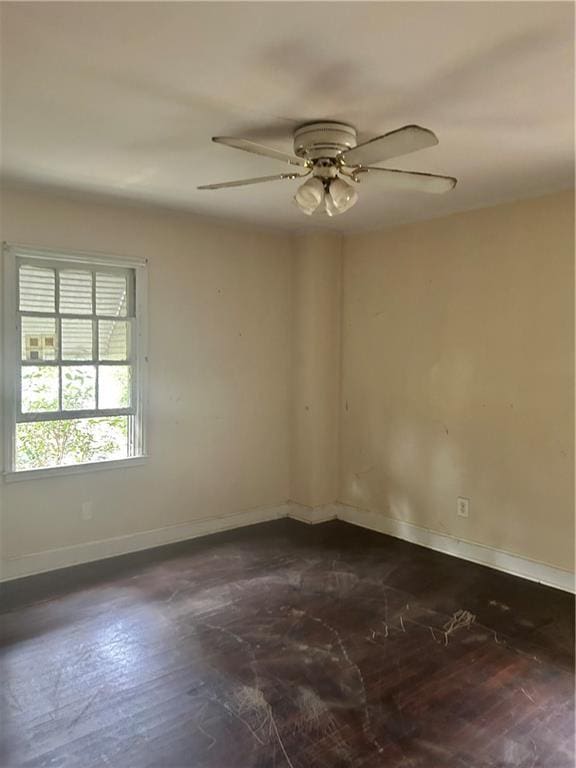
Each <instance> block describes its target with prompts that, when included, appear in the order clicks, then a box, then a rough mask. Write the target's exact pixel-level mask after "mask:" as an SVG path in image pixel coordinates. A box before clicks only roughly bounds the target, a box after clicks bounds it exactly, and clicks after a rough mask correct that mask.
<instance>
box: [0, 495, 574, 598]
mask: <svg viewBox="0 0 576 768" xmlns="http://www.w3.org/2000/svg"><path fill="white" fill-rule="evenodd" d="M282 517H290V518H293V519H294V520H299V521H300V522H302V523H308V524H312V525H315V524H317V523H324V522H327V521H328V520H335V519H338V520H343V521H344V522H347V523H351V524H352V525H359V526H361V527H363V528H369V529H370V530H372V531H378V532H379V533H385V534H387V535H389V536H394V537H396V538H398V539H403V540H404V541H409V542H411V543H413V544H419V545H420V546H422V547H428V548H429V549H434V550H436V551H437V552H443V553H444V554H446V555H452V556H453V557H459V558H462V559H463V560H470V561H471V562H473V563H479V564H480V565H486V566H488V567H489V568H495V569H496V570H499V571H504V572H505V573H510V574H512V575H514V576H520V577H522V578H524V579H529V580H530V581H537V582H539V583H541V584H546V585H548V586H551V587H556V588H557V589H562V590H564V591H566V592H575V591H576V589H575V582H574V574H573V573H571V572H570V571H565V570H562V569H560V568H554V567H553V566H551V565H547V564H546V563H540V562H537V561H535V560H530V559H528V558H525V557H520V556H519V555H515V554H512V553H511V552H505V551H503V550H499V549H495V548H493V547H488V546H485V545H483V544H476V543H474V542H471V541H464V540H462V539H457V538H455V537H453V536H448V535H446V534H442V533H436V532H435V531H430V530H429V529H427V528H421V527H420V526H418V525H414V524H412V523H407V522H404V521H402V520H396V519H394V518H391V517H387V516H386V515H384V514H381V513H379V512H373V511H369V510H363V509H358V508H357V507H351V506H348V505H346V504H340V503H335V504H324V505H322V506H318V507H308V506H305V505H303V504H297V503H296V502H286V503H284V504H278V505H276V506H271V507H257V508H254V509H249V510H245V511H242V512H237V513H235V514H230V515H224V516H221V517H216V518H215V517H210V518H201V519H197V520H192V521H190V522H188V523H184V524H183V525H173V526H169V527H167V528H157V529H154V530H151V531H141V532H139V533H133V534H128V535H126V536H118V537H116V538H113V539H103V540H101V541H90V542H87V543H84V544H77V545H74V546H71V547H61V548H58V549H51V550H47V551H44V552H35V553H32V554H28V555H24V556H22V557H16V558H6V559H5V560H3V561H2V564H1V565H0V581H9V580H11V579H18V578H21V577H23V576H32V575H34V574H38V573H45V572H46V571H53V570H55V569H57V568H66V567H68V566H71V565H78V564H80V563H90V562H93V561H95V560H103V559H105V558H108V557H115V556H117V555H125V554H128V553H130V552H138V551H140V550H143V549H150V548H152V547H158V546H161V545H162V544H172V543H174V542H177V541H185V540H186V539H194V538H197V537H199V536H207V535H209V534H211V533H218V532H220V531H227V530H231V529H233V528H241V527H243V526H246V525H254V524H255V523H264V522H268V521H270V520H278V519H279V518H282Z"/></svg>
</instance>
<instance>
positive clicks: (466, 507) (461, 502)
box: [456, 496, 470, 517]
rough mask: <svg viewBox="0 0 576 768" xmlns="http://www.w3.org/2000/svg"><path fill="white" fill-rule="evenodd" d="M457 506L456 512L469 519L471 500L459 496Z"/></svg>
mask: <svg viewBox="0 0 576 768" xmlns="http://www.w3.org/2000/svg"><path fill="white" fill-rule="evenodd" d="M456 505H457V506H456V512H457V514H458V516H459V517H468V515H469V513H470V499H467V498H465V497H464V496H458V499H457V502H456Z"/></svg>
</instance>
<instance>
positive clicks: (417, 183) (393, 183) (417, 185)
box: [357, 168, 457, 195]
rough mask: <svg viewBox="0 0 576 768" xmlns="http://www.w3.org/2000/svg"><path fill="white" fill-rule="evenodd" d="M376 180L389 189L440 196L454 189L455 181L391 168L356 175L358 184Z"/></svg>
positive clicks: (449, 178)
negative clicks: (371, 179) (372, 179)
mask: <svg viewBox="0 0 576 768" xmlns="http://www.w3.org/2000/svg"><path fill="white" fill-rule="evenodd" d="M372 177H373V178H374V179H377V180H378V181H379V182H380V185H381V186H383V187H388V188H390V189H406V190H413V191H414V192H432V193H433V194H437V195H441V194H442V193H444V192H450V190H451V189H454V187H455V186H456V183H457V179H455V178H454V177H452V176H438V175H437V174H435V173H418V172H416V171H397V170H394V169H392V168H362V169H361V170H360V171H358V173H357V178H358V181H359V182H360V184H362V182H363V181H364V180H366V181H367V180H368V179H369V178H372Z"/></svg>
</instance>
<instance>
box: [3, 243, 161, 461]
mask: <svg viewBox="0 0 576 768" xmlns="http://www.w3.org/2000/svg"><path fill="white" fill-rule="evenodd" d="M4 258H5V310H6V318H5V320H6V322H5V328H6V339H5V341H6V345H5V346H6V350H5V352H6V358H5V373H6V377H5V392H6V398H5V416H6V418H5V422H6V430H7V435H6V471H7V473H11V472H16V473H28V471H29V470H45V469H49V468H56V467H70V466H76V465H86V464H94V463H96V462H110V461H118V460H127V459H130V458H134V457H141V456H142V455H143V453H144V435H143V400H144V397H143V385H144V363H145V348H144V342H145V339H144V333H143V320H144V318H143V311H144V302H145V288H146V270H145V262H144V261H139V260H128V259H116V258H112V257H103V256H91V255H87V254H60V253H56V252H53V251H44V250H39V249H36V248H26V247H24V246H15V245H5V246H4ZM55 471H56V470H55Z"/></svg>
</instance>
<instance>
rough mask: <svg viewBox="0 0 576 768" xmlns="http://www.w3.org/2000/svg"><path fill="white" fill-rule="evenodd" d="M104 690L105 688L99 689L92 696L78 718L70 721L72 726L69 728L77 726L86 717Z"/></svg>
mask: <svg viewBox="0 0 576 768" xmlns="http://www.w3.org/2000/svg"><path fill="white" fill-rule="evenodd" d="M103 690H104V689H103V688H99V689H98V690H97V691H96V692H95V693H94V694H92V696H91V697H90V698H89V699H88V701H87V702H86V704H85V705H84V706H83V707H82V709H81V710H80V712H79V713H78V714H77V715H76V717H75V718H74V719H73V720H71V721H70V725H69V726H68V727H69V728H72V726H73V725H76V723H78V722H79V721H80V720H81V719H82V718H83V717H84V715H85V714H86V712H87V711H88V710H89V709H90V707H91V705H92V703H93V702H94V701H95V700H96V699H97V698H98V696H100V694H101V693H102V691H103Z"/></svg>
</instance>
